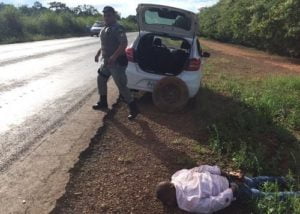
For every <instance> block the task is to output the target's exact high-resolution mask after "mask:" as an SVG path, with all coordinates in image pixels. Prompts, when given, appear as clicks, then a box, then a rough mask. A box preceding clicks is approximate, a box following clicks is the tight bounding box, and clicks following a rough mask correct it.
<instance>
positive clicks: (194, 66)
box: [186, 58, 201, 71]
mask: <svg viewBox="0 0 300 214" xmlns="http://www.w3.org/2000/svg"><path fill="white" fill-rule="evenodd" d="M200 66H201V60H200V59H196V58H192V59H190V60H189V64H188V65H187V68H186V70H188V71H198V70H199V69H200Z"/></svg>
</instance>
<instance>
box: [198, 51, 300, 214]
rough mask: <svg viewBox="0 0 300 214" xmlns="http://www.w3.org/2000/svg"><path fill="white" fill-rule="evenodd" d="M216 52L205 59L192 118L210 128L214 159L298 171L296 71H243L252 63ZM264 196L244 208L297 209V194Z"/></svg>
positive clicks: (299, 88)
mask: <svg viewBox="0 0 300 214" xmlns="http://www.w3.org/2000/svg"><path fill="white" fill-rule="evenodd" d="M214 54H216V56H213V57H212V58H210V59H209V60H208V61H206V63H205V68H204V71H205V75H204V76H205V77H204V80H203V83H204V85H203V88H202V89H201V92H200V93H199V95H198V97H197V107H196V111H195V112H196V113H195V118H196V119H197V121H199V127H200V129H202V130H203V129H204V130H205V129H206V130H207V132H208V135H209V137H208V145H209V147H210V148H211V149H212V151H213V152H214V155H215V156H216V157H215V159H218V160H220V159H222V160H224V161H227V162H228V161H230V162H231V163H232V164H233V166H234V168H239V169H242V170H244V171H245V172H246V173H247V174H248V175H253V176H256V175H286V174H287V173H288V172H289V171H290V170H291V171H292V172H293V173H294V174H295V175H299V174H300V163H299V161H300V155H299V154H300V142H299V137H298V136H299V132H300V76H298V75H286V74H282V75H279V74H272V73H271V72H269V73H268V74H265V73H255V72H253V73H254V74H255V75H252V74H251V72H248V73H247V72H245V71H246V70H249V68H251V71H252V70H253V71H255V69H258V68H256V67H255V65H251V64H247V61H236V59H234V60H233V59H232V58H231V57H228V56H226V55H221V54H219V53H214ZM249 63H251V62H249ZM257 66H259V65H257ZM258 70H259V69H258ZM199 153H200V151H199ZM266 188H267V186H266ZM272 188H275V186H273V187H272ZM265 190H268V191H269V190H270V191H273V190H276V189H273V190H272V189H265ZM265 200H266V201H263V200H261V201H258V202H256V205H255V206H252V207H251V208H250V207H248V208H247V209H248V211H249V210H252V211H253V212H255V213H287V212H285V211H284V210H290V211H289V212H288V213H299V199H290V200H289V201H288V202H279V200H278V198H273V199H265ZM268 200H269V201H268Z"/></svg>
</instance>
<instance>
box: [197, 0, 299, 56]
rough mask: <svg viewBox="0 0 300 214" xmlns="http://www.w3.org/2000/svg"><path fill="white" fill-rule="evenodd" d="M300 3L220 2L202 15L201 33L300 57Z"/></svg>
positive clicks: (292, 0) (270, 0) (290, 0)
mask: <svg viewBox="0 0 300 214" xmlns="http://www.w3.org/2000/svg"><path fill="white" fill-rule="evenodd" d="M299 10H300V1H298V0H286V1H282V0H256V1H249V0H238V1H232V0H220V1H219V2H218V3H217V4H216V5H214V6H212V7H209V8H202V9H201V10H200V13H199V19H200V23H201V25H200V26H201V34H202V36H206V37H209V38H213V39H217V40H220V41H223V42H232V43H238V44H242V45H247V46H252V47H256V48H259V49H263V50H267V51H270V52H274V53H277V54H281V55H288V56H293V57H300V22H299V21H300V13H299Z"/></svg>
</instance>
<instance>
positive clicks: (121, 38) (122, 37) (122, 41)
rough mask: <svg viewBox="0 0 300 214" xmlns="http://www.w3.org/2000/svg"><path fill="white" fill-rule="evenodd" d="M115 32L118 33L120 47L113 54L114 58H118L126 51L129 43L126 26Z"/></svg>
mask: <svg viewBox="0 0 300 214" xmlns="http://www.w3.org/2000/svg"><path fill="white" fill-rule="evenodd" d="M114 33H116V38H117V40H118V42H119V43H120V45H119V47H118V49H117V50H116V51H115V52H114V54H113V55H112V60H116V59H117V58H118V56H120V55H121V54H124V53H125V49H126V47H127V45H128V40H127V36H126V32H125V29H124V27H122V26H121V27H119V28H118V29H117V30H116V31H115V32H114Z"/></svg>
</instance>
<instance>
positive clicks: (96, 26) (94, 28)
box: [90, 22, 104, 37]
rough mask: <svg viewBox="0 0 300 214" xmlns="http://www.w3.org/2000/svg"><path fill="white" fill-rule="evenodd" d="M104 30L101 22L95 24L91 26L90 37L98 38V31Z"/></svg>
mask: <svg viewBox="0 0 300 214" xmlns="http://www.w3.org/2000/svg"><path fill="white" fill-rule="evenodd" d="M103 28H104V23H103V22H95V24H93V26H92V27H91V29H90V34H91V36H95V35H96V36H97V37H98V36H99V33H100V31H101V30H102V29H103Z"/></svg>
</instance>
